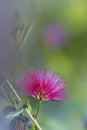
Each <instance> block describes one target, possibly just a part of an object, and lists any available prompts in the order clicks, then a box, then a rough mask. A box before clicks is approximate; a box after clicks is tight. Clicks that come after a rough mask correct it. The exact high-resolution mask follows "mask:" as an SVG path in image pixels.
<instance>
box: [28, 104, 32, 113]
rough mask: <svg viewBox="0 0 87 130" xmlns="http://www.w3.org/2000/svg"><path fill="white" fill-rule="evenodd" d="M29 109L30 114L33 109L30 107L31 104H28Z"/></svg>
mask: <svg viewBox="0 0 87 130" xmlns="http://www.w3.org/2000/svg"><path fill="white" fill-rule="evenodd" d="M27 109H28V111H29V112H31V111H32V108H31V105H30V104H28V108H27Z"/></svg>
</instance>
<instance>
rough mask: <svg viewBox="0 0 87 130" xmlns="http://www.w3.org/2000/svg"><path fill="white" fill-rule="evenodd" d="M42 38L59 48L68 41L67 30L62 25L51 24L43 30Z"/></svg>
mask: <svg viewBox="0 0 87 130" xmlns="http://www.w3.org/2000/svg"><path fill="white" fill-rule="evenodd" d="M43 37H44V40H45V42H46V43H49V44H50V45H52V46H58V47H59V46H61V45H63V44H65V43H66V42H67V41H68V38H69V34H68V29H66V28H65V27H64V26H62V25H58V24H52V25H49V26H47V27H46V28H44V32H43Z"/></svg>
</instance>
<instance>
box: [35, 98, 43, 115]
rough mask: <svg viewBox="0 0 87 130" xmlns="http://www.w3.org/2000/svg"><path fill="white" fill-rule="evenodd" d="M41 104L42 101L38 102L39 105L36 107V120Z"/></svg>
mask: <svg viewBox="0 0 87 130" xmlns="http://www.w3.org/2000/svg"><path fill="white" fill-rule="evenodd" d="M41 103H42V101H41V100H39V105H38V108H37V112H36V115H35V117H36V118H37V117H38V114H39V112H40V108H41Z"/></svg>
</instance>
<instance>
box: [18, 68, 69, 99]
mask: <svg viewBox="0 0 87 130" xmlns="http://www.w3.org/2000/svg"><path fill="white" fill-rule="evenodd" d="M20 86H21V88H22V89H23V91H24V92H25V93H26V94H28V95H29V96H33V97H35V98H37V99H39V100H45V101H46V100H52V101H63V100H64V99H66V97H67V92H66V87H67V85H66V83H65V81H64V80H63V79H62V78H61V77H60V76H59V75H55V74H53V73H52V72H51V71H49V70H47V71H44V70H40V69H36V70H31V71H29V72H28V73H26V74H25V75H24V77H23V78H22V80H21V84H20Z"/></svg>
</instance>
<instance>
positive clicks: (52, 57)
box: [9, 0, 87, 130]
mask: <svg viewBox="0 0 87 130" xmlns="http://www.w3.org/2000/svg"><path fill="white" fill-rule="evenodd" d="M16 2H17V1H16ZM14 3H15V2H13V3H12V7H13V6H14ZM16 5H17V3H16ZM19 5H20V6H18V12H17V16H15V18H14V20H13V21H11V28H15V27H20V26H22V25H24V31H25V30H26V28H27V26H28V25H29V24H31V23H34V26H33V27H32V30H31V32H30V34H29V36H27V38H26V40H25V43H24V44H23V45H22V46H21V48H20V51H19V52H18V55H17V57H16V60H17V61H16V62H15V64H16V65H14V66H16V67H15V69H14V71H12V73H11V75H14V76H13V78H12V80H17V78H18V77H19V76H20V75H21V74H23V73H25V72H26V71H27V70H28V69H29V68H32V67H40V68H43V69H51V70H52V71H53V72H54V73H56V74H60V75H61V76H62V77H63V78H64V79H65V80H66V81H67V83H68V93H69V97H68V99H67V100H66V101H65V102H63V103H61V102H60V103H59V102H51V101H49V102H43V103H42V109H41V111H40V114H39V123H40V125H41V126H42V127H43V130H77V129H78V130H85V129H87V128H85V122H86V120H87V1H86V0H24V1H23V0H21V1H19ZM9 10H11V8H10V9H9ZM10 13H12V12H11V11H10ZM55 23H60V24H64V26H65V27H66V28H67V29H68V30H69V35H68V37H69V40H68V41H66V44H64V45H63V44H62V46H57V47H54V46H50V43H49V44H48V43H47V42H46V41H45V40H43V38H42V36H41V31H43V28H44V27H45V26H47V25H50V24H55ZM9 28H10V25H9ZM13 39H14V37H13ZM31 102H32V104H31V105H32V106H33V108H34V109H35V105H36V100H34V99H32V98H31Z"/></svg>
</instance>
